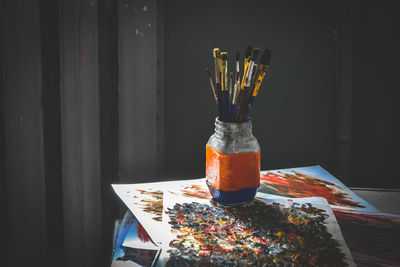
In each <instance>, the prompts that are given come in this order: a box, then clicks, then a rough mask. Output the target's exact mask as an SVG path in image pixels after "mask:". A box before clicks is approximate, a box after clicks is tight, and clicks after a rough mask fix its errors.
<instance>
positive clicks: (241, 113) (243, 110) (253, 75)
mask: <svg viewBox="0 0 400 267" xmlns="http://www.w3.org/2000/svg"><path fill="white" fill-rule="evenodd" d="M257 69H258V64H253V67H252V70H251V78H250V85H249V86H248V87H246V86H245V87H244V88H245V89H244V91H243V105H242V106H241V107H240V110H239V119H238V120H239V121H244V120H245V116H246V114H247V109H248V103H249V98H250V96H251V94H252V88H254V81H255V78H256V74H257Z"/></svg>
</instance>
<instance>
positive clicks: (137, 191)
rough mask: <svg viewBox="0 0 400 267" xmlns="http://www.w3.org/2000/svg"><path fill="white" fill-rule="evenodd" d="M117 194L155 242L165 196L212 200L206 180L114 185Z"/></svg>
mask: <svg viewBox="0 0 400 267" xmlns="http://www.w3.org/2000/svg"><path fill="white" fill-rule="evenodd" d="M112 187H113V189H114V191H115V193H116V194H117V195H118V196H119V197H120V198H121V200H122V201H123V202H124V203H125V205H126V206H127V207H128V208H129V210H130V211H132V213H133V214H134V215H135V216H136V218H137V219H138V220H139V221H140V222H141V224H142V225H143V227H144V228H145V230H146V231H147V233H148V234H149V235H150V237H151V238H152V240H153V241H154V242H157V241H156V240H157V237H158V236H160V234H161V232H160V231H161V230H160V229H161V228H160V227H159V226H160V223H161V220H162V210H163V194H164V193H165V192H171V193H172V194H175V195H176V196H186V197H193V198H211V195H210V194H209V192H208V189H207V187H206V184H205V179H193V180H183V181H168V182H158V183H141V184H113V185H112Z"/></svg>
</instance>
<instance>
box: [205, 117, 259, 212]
mask: <svg viewBox="0 0 400 267" xmlns="http://www.w3.org/2000/svg"><path fill="white" fill-rule="evenodd" d="M206 178H207V179H206V181H207V186H208V188H209V190H210V193H211V195H212V196H213V198H214V199H215V200H217V201H218V202H220V203H222V204H239V203H246V202H249V201H252V200H253V199H254V196H255V195H256V193H257V189H258V187H259V186H260V145H259V144H258V142H257V139H256V138H255V137H254V136H253V134H252V124H251V121H247V122H242V123H228V122H223V121H220V120H219V119H218V118H217V119H216V120H215V133H214V134H213V135H212V136H211V137H210V139H209V140H208V142H207V145H206Z"/></svg>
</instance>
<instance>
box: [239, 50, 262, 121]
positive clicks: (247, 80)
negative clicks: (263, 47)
mask: <svg viewBox="0 0 400 267" xmlns="http://www.w3.org/2000/svg"><path fill="white" fill-rule="evenodd" d="M259 51H260V48H258V47H255V48H253V49H252V51H251V56H250V60H249V61H248V67H247V71H246V75H245V76H243V80H244V81H242V85H243V89H242V90H241V91H240V95H239V102H238V112H237V121H238V122H242V121H243V119H244V116H245V114H246V111H247V105H248V100H249V96H250V88H251V82H252V78H253V77H254V76H253V75H254V74H255V71H256V70H255V68H254V64H255V60H256V59H257V56H258V53H259Z"/></svg>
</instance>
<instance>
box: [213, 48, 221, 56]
mask: <svg viewBox="0 0 400 267" xmlns="http://www.w3.org/2000/svg"><path fill="white" fill-rule="evenodd" d="M213 54H214V57H215V58H219V57H220V50H219V48H214V50H213Z"/></svg>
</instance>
